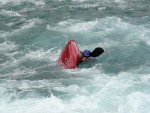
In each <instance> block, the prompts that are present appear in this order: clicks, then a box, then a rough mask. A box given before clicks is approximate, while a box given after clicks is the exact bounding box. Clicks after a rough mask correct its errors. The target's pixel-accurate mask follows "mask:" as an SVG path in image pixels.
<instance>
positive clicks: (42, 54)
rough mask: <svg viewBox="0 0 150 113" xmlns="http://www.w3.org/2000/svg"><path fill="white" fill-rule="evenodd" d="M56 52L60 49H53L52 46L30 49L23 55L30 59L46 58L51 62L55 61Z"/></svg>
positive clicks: (56, 57)
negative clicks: (44, 48)
mask: <svg viewBox="0 0 150 113" xmlns="http://www.w3.org/2000/svg"><path fill="white" fill-rule="evenodd" d="M58 53H60V51H59V52H58V51H54V50H53V48H51V49H49V50H47V51H45V50H43V49H40V50H37V51H30V52H29V53H27V54H26V55H25V59H32V60H42V61H43V60H47V61H51V62H55V61H57V59H58Z"/></svg>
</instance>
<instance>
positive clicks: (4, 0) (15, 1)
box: [0, 0, 45, 6]
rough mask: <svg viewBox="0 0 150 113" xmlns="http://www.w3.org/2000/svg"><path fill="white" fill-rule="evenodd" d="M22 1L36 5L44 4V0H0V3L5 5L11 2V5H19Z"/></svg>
mask: <svg viewBox="0 0 150 113" xmlns="http://www.w3.org/2000/svg"><path fill="white" fill-rule="evenodd" d="M22 2H31V3H34V4H35V5H37V6H44V5H45V1H44V0H1V1H0V4H3V5H6V4H10V3H11V4H13V5H20V4H21V3H22Z"/></svg>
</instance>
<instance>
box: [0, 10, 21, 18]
mask: <svg viewBox="0 0 150 113" xmlns="http://www.w3.org/2000/svg"><path fill="white" fill-rule="evenodd" d="M0 15H6V16H9V17H13V16H21V15H20V14H19V13H18V12H15V11H8V10H1V11H0Z"/></svg>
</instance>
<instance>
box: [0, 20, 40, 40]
mask: <svg viewBox="0 0 150 113" xmlns="http://www.w3.org/2000/svg"><path fill="white" fill-rule="evenodd" d="M41 22H42V20H40V19H36V18H35V19H31V20H28V21H26V23H24V24H23V25H22V26H21V27H20V28H19V29H15V30H12V31H7V32H1V34H2V35H1V37H9V36H12V35H18V34H20V33H22V32H24V31H26V30H29V29H31V28H34V27H35V26H36V24H39V23H41ZM13 24H14V23H9V24H7V25H8V26H12V25H13Z"/></svg>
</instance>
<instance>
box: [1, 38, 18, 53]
mask: <svg viewBox="0 0 150 113" xmlns="http://www.w3.org/2000/svg"><path fill="white" fill-rule="evenodd" d="M17 47H18V46H17V45H16V44H15V42H11V41H5V42H3V43H0V52H8V51H11V50H15V49H17Z"/></svg>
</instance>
